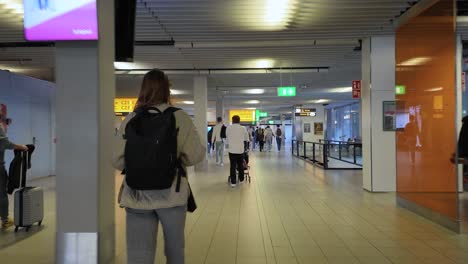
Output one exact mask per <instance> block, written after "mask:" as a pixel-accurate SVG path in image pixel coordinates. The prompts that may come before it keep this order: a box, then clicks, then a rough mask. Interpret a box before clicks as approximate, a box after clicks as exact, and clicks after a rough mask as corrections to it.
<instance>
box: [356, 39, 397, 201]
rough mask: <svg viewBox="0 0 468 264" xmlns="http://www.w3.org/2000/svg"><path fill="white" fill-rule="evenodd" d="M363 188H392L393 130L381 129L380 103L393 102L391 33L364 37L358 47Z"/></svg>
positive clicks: (394, 178)
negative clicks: (360, 67)
mask: <svg viewBox="0 0 468 264" xmlns="http://www.w3.org/2000/svg"><path fill="white" fill-rule="evenodd" d="M361 100H362V101H361V103H362V110H361V111H362V142H363V145H362V146H363V185H364V186H363V187H364V189H366V190H368V191H370V192H392V191H396V158H395V156H396V145H395V132H387V131H383V118H382V114H383V106H382V104H383V102H384V101H395V36H378V37H371V38H368V39H365V40H364V41H363V46H362V99H361Z"/></svg>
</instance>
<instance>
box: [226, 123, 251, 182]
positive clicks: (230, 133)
mask: <svg viewBox="0 0 468 264" xmlns="http://www.w3.org/2000/svg"><path fill="white" fill-rule="evenodd" d="M226 136H227V143H228V145H229V148H228V150H229V161H230V162H231V170H230V179H231V188H234V187H236V182H237V177H236V169H237V171H238V172H239V181H240V182H241V183H242V182H244V164H243V163H244V152H245V142H248V141H249V134H248V133H247V129H245V127H243V126H241V125H240V117H239V116H237V115H235V116H233V117H232V125H230V126H229V127H228V128H227V129H226Z"/></svg>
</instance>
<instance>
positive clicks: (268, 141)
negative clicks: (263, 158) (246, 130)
mask: <svg viewBox="0 0 468 264" xmlns="http://www.w3.org/2000/svg"><path fill="white" fill-rule="evenodd" d="M264 134H265V142H266V144H267V150H268V152H270V151H271V145H272V144H273V130H271V128H270V126H267V127H266V129H265V132H264Z"/></svg>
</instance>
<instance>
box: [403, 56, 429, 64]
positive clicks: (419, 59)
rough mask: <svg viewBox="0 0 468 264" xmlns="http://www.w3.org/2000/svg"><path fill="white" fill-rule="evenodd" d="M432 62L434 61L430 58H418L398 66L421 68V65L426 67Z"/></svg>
mask: <svg viewBox="0 0 468 264" xmlns="http://www.w3.org/2000/svg"><path fill="white" fill-rule="evenodd" d="M431 60H432V59H431V58H430V57H416V58H412V59H409V60H406V61H404V62H402V63H400V64H398V66H420V65H424V64H426V63H428V62H429V61H431Z"/></svg>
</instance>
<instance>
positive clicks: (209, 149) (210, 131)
mask: <svg viewBox="0 0 468 264" xmlns="http://www.w3.org/2000/svg"><path fill="white" fill-rule="evenodd" d="M212 138H213V127H211V128H210V130H209V131H208V134H207V140H208V154H211V148H212V147H214V146H213V144H211V139H212Z"/></svg>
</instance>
